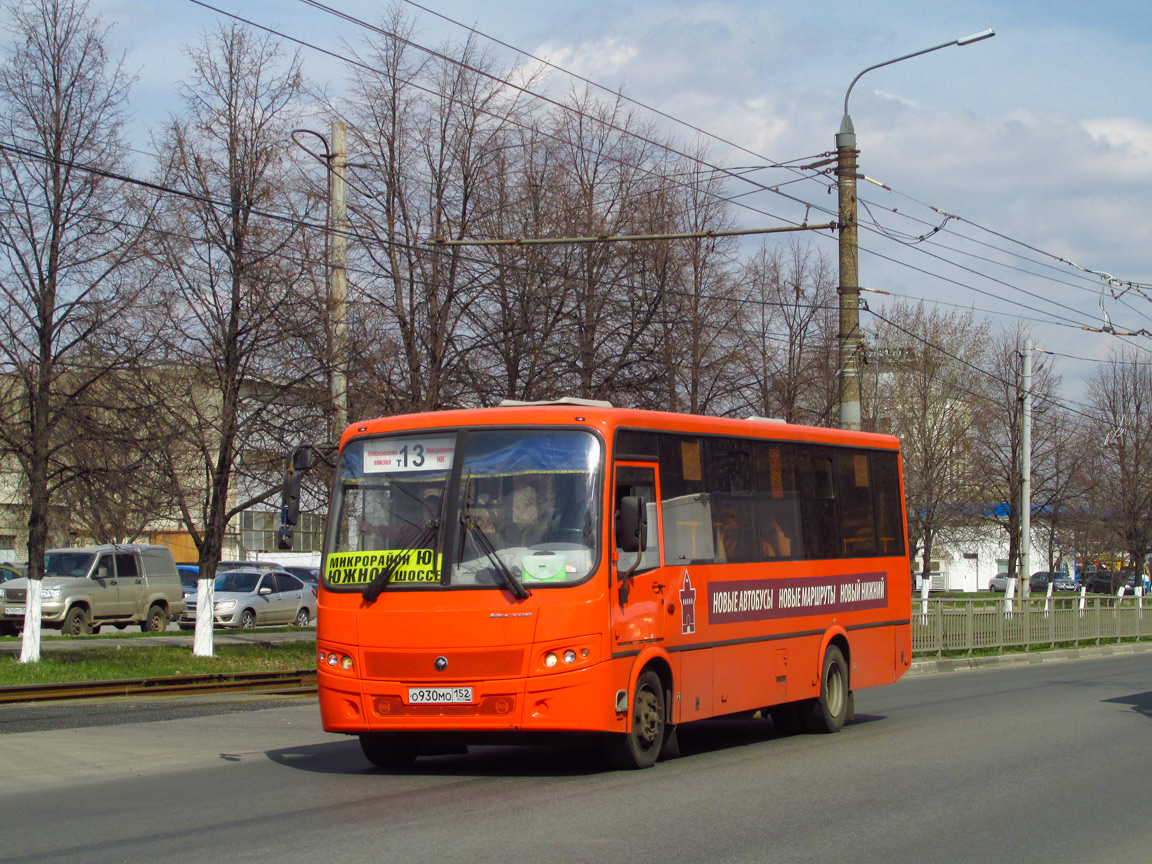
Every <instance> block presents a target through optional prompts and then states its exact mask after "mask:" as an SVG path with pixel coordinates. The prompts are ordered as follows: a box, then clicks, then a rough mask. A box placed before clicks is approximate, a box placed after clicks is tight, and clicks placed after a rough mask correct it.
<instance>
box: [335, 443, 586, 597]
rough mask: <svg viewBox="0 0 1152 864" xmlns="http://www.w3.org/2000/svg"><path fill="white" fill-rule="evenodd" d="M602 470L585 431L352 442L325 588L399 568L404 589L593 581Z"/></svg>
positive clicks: (394, 573)
mask: <svg viewBox="0 0 1152 864" xmlns="http://www.w3.org/2000/svg"><path fill="white" fill-rule="evenodd" d="M601 462H602V452H601V446H600V442H599V440H598V439H597V438H596V437H595V436H594V435H592V434H590V433H588V432H583V431H579V430H548V429H494V430H473V431H468V432H461V433H455V432H439V431H438V432H428V433H417V434H411V433H408V434H403V435H398V436H392V437H387V438H366V439H360V440H356V441H352V442H350V443H349V444H348V445H347V446H346V447H345V448H344V450H343V451H342V453H341V457H340V462H339V465H338V469H337V481H336V488H335V490H334V495H333V500H332V510H331V515H332V517H333V518H332V523H333V534H332V536H331V538H330V548H329V553H330V557H329V561H328V565H327V567H326V569H325V580H326V582H327V583H328V584H329V586H330V587H334V586H335V587H339V586H344V585H347V586H355V587H361V586H362V585H364V584H365V583H367V582H369V581H371V579H372V578H374V575H373V574H374V573H376V574H378V572H379V567H380V566H387V565H391V567H392V570H391V572H390V574H389V579H388V582H389V585H390V586H392V588H399V587H405V586H410V585H419V586H422V587H427V586H436V585H438V586H443V587H448V586H477V587H487V588H498V587H501V586H505V587H507V585H508V576H509V575H511V576H512V577H513V578H514V579H515V580H516V581H518V582H520V583H522V584H523V585H525V586H529V587H536V586H539V585H548V584H566V583H567V584H570V583H574V582H578V581H581V580H583V579H585V578H587V577H588V575H589V574H590V573H591V572H592V570H593V568H594V566H595V564H596V563H597V554H598V553H597V548H598V545H597V544H598V542H599V535H600V524H599V523H600V519H599V512H600V500H599V496H600V493H599V487H600V470H601ZM369 553H381V554H377V555H372V554H369ZM388 553H391V554H388ZM373 567H376V568H377V569H376V570H373ZM390 590H391V589H390Z"/></svg>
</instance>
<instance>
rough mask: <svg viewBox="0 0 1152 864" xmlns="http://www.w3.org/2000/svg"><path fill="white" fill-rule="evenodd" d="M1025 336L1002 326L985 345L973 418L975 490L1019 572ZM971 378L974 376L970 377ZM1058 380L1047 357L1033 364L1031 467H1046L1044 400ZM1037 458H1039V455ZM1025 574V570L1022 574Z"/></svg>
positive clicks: (1020, 329) (1047, 441)
mask: <svg viewBox="0 0 1152 864" xmlns="http://www.w3.org/2000/svg"><path fill="white" fill-rule="evenodd" d="M1028 338H1029V334H1028V332H1027V330H1026V329H1025V328H1024V327H1023V326H1019V325H1018V326H1016V327H1014V328H1012V329H1006V330H1004V331H1003V332H1002V334H1001V335H1000V337H999V338H998V339H993V340H992V341H991V342H990V345H989V371H990V375H989V376H988V377H986V378H984V382H983V383H984V386H985V387H986V388H987V389H986V390H985V393H986V397H987V398H986V399H985V400H984V401H983V408H982V409H981V410H978V411H977V412H976V413H975V415H974V417H973V429H974V430H975V431H976V447H975V459H974V466H975V469H976V471H975V479H976V483H975V484H974V485H975V488H977V489H978V490H979V494H980V500H981V502H982V505H983V513H984V515H985V518H986V520H987V521H989V522H991V523H992V524H995V525H999V526H1000V527H1001V528H1002V529H1003V530H1004V531H1005V532H1006V533H1007V535H1008V572H1009V573H1017V572H1018V564H1017V562H1018V560H1019V557H1020V543H1021V537H1020V527H1021V510H1020V493H1021V487H1022V485H1023V474H1022V464H1021V458H1020V457H1021V453H1022V452H1023V421H1022V417H1021V406H1022V400H1023V398H1024V382H1023V357H1024V343H1025V341H1026V340H1027V339H1028ZM973 380H974V381H975V379H973ZM1059 385H1060V381H1059V378H1058V377H1057V376H1056V375H1055V374H1054V373H1053V371H1052V366H1051V364H1050V363H1049V362H1048V361H1047V360H1046V356H1045V355H1043V354H1041V355H1039V357H1037V358H1035V359H1034V360H1033V364H1032V392H1033V414H1032V417H1033V427H1032V465H1033V470H1034V471H1037V472H1042V471H1043V470H1044V464H1043V463H1044V458H1046V455H1047V454H1048V453H1049V452H1050V441H1051V436H1052V428H1051V426H1052V424H1051V419H1050V413H1051V412H1049V411H1048V410H1047V408H1046V403H1047V402H1048V401H1050V400H1052V399H1055V398H1056V396H1057V395H1058V390H1059ZM1038 456H1039V457H1040V458H1037V457H1038ZM1020 575H1021V576H1022V577H1023V578H1027V577H1028V575H1029V574H1027V573H1024V574H1020Z"/></svg>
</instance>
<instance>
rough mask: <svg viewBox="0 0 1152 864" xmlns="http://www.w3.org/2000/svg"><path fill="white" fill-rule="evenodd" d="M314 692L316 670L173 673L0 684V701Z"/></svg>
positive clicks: (6, 702)
mask: <svg viewBox="0 0 1152 864" xmlns="http://www.w3.org/2000/svg"><path fill="white" fill-rule="evenodd" d="M315 692H316V670H315V669H303V670H298V671H277V672H229V673H223V672H221V673H211V674H207V675H174V676H169V677H164V678H133V679H120V680H116V681H83V682H78V683H71V684H19V685H16V686H13V687H0V704H12V703H16V702H52V701H62V700H66V699H100V698H112V697H117V696H180V695H188V696H190V695H197V694H208V693H262V694H268V695H286V696H306V695H308V694H310V693H315Z"/></svg>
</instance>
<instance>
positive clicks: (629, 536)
mask: <svg viewBox="0 0 1152 864" xmlns="http://www.w3.org/2000/svg"><path fill="white" fill-rule="evenodd" d="M616 545H617V546H618V547H619V548H620V550H621V551H622V552H643V551H644V550H645V549H647V548H648V506H647V505H646V504H645V503H644V499H643V498H641V497H639V496H638V495H627V496H625V497H624V498H621V499H620V512H619V513H617V514H616Z"/></svg>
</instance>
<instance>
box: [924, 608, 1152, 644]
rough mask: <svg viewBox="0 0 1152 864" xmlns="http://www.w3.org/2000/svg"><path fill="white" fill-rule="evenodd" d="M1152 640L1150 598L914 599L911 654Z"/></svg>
mask: <svg viewBox="0 0 1152 864" xmlns="http://www.w3.org/2000/svg"><path fill="white" fill-rule="evenodd" d="M1139 636H1152V598H1149V599H1148V601H1147V603H1145V600H1144V598H1137V597H1125V598H1116V597H1092V598H1084V599H1081V598H1080V597H1079V596H1074V597H1052V598H1048V597H1030V598H1028V599H1027V600H1020V599H1019V598H1016V599H1013V600H1005V599H1003V598H998V599H990V598H983V599H972V600H959V599H954V598H935V597H931V598H929V599H927V600H920V599H918V598H913V600H912V653H913V654H914V655H915V654H919V655H925V654H934V655H936V656H937V657H939V656H942V655H943V653H944V652H945V651H953V652H955V651H964V652H967V653H969V654H971V653H972V652H973V651H975V650H977V649H987V648H994V649H1003V648H1021V647H1025V646H1028V645H1044V646H1052V645H1057V644H1072V645H1080V644H1095V645H1099V644H1100V643H1101V642H1102V641H1105V640H1116V639H1128V638H1136V637H1139Z"/></svg>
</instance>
